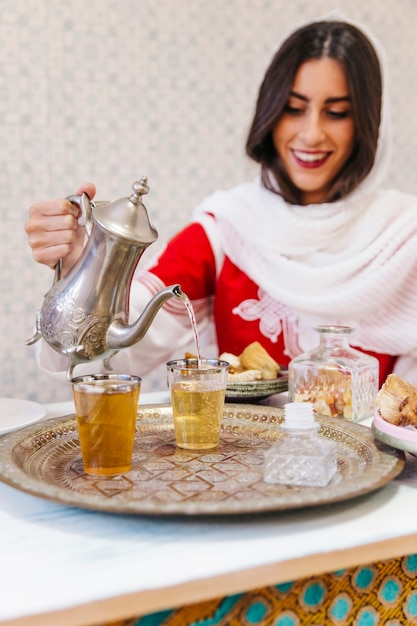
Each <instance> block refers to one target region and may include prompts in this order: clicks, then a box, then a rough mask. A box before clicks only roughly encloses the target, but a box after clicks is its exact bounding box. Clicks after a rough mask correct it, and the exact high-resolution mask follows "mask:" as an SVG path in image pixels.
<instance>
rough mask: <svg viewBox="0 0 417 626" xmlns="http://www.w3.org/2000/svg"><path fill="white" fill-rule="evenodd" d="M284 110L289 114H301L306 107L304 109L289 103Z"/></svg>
mask: <svg viewBox="0 0 417 626" xmlns="http://www.w3.org/2000/svg"><path fill="white" fill-rule="evenodd" d="M284 111H285V113H288V114H289V115H301V114H302V113H303V111H304V109H302V108H301V107H297V106H291V105H290V104H287V105H286V107H285V109H284Z"/></svg>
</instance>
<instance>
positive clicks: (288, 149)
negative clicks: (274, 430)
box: [26, 19, 417, 384]
mask: <svg viewBox="0 0 417 626" xmlns="http://www.w3.org/2000/svg"><path fill="white" fill-rule="evenodd" d="M371 40H372V37H371V36H370V35H366V34H365V32H364V29H359V28H358V27H356V26H354V25H353V24H351V23H349V22H347V21H345V20H343V21H338V20H333V19H329V20H322V21H319V22H315V23H312V24H309V25H307V26H304V27H302V28H300V29H298V30H297V31H295V32H294V33H293V34H292V35H291V36H290V37H289V38H288V39H287V40H286V41H285V42H284V43H283V45H282V46H281V47H280V49H279V50H278V52H277V53H276V55H275V57H274V58H273V60H272V62H271V65H270V67H269V68H268V70H267V72H266V75H265V78H264V80H263V83H262V85H261V88H260V92H259V97H258V101H257V106H256V111H255V115H254V119H253V123H252V126H251V129H250V132H249V136H248V140H247V146H246V149H247V153H248V155H249V156H250V157H251V158H252V159H254V160H255V161H257V162H258V163H259V164H260V167H261V175H260V177H259V178H258V179H256V180H255V181H253V182H250V183H245V184H242V185H240V186H238V187H236V188H234V189H231V190H228V191H220V192H216V193H214V194H212V195H211V196H209V197H208V198H207V199H206V200H204V201H203V202H202V203H201V205H200V206H198V207H197V208H196V209H195V211H194V212H193V214H192V219H191V222H190V224H189V225H188V226H187V227H186V228H185V229H184V230H183V231H182V232H180V233H179V234H178V235H177V236H176V237H174V238H173V239H172V241H170V242H169V243H168V245H167V246H166V248H165V249H164V251H163V252H162V253H161V255H160V256H159V258H158V259H157V260H156V262H155V263H154V264H153V266H152V267H150V268H149V269H148V270H146V271H144V270H142V271H140V272H138V273H137V275H136V276H135V280H134V282H133V284H132V293H131V313H132V317H137V315H138V312H139V311H141V310H142V309H143V307H144V305H145V304H146V303H147V302H148V301H149V299H150V297H151V296H152V295H153V294H154V293H156V292H157V291H158V290H160V289H162V288H163V287H164V286H165V285H168V284H172V283H176V282H179V283H180V284H181V287H182V289H183V291H184V292H185V293H186V294H187V295H188V296H189V298H190V299H191V301H192V303H193V306H194V309H195V313H196V318H197V322H198V326H199V330H200V332H202V330H203V329H204V328H206V327H207V326H208V325H209V324H210V322H211V321H213V322H214V328H215V332H216V342H217V352H218V353H222V352H232V353H235V354H239V353H240V352H242V351H243V349H244V348H245V347H246V346H247V345H248V344H249V343H251V342H253V341H256V340H257V341H259V342H260V343H261V344H262V345H263V346H264V347H265V349H266V350H267V351H268V352H269V353H270V354H271V356H273V357H274V358H275V359H276V360H277V361H278V362H280V363H282V364H286V363H288V361H289V359H291V358H293V357H294V356H296V355H297V354H300V353H301V352H304V351H306V350H308V349H311V347H312V346H314V345H315V344H316V343H317V337H316V336H315V332H314V330H313V329H314V326H316V325H317V324H336V323H337V324H347V325H351V326H353V327H354V328H355V329H356V333H355V335H354V342H353V343H354V344H355V346H356V347H358V348H359V349H361V350H363V351H366V352H368V353H371V354H375V355H376V356H377V358H378V359H379V362H380V374H381V375H380V378H381V381H383V380H384V379H385V377H386V376H387V374H389V373H390V372H392V371H393V370H394V368H395V369H396V371H397V372H398V373H399V374H400V375H402V376H406V377H408V379H409V380H410V381H411V382H415V384H417V368H416V370H415V371H414V365H415V361H414V360H415V358H416V357H417V331H416V330H415V321H414V320H415V312H416V310H417V261H416V255H415V254H414V249H415V247H416V244H417V201H416V199H415V198H414V197H412V196H408V195H406V194H402V193H400V192H396V191H389V192H388V191H382V190H380V189H379V184H380V182H381V179H382V177H383V175H384V173H385V169H386V166H387V163H388V157H389V152H390V136H389V128H388V119H387V105H386V97H385V96H384V97H383V96H382V89H383V88H384V90H385V89H386V87H385V85H383V77H382V56H381V51H380V50H379V44H378V43H377V42H376V41H373V43H371ZM376 50H378V55H379V59H378V55H377V52H376ZM78 192H86V193H87V194H88V195H89V196H90V197H91V198H92V197H93V196H94V194H95V188H94V186H93V185H92V184H86V185H84V186H83V187H81V188H80V189H79V190H78ZM77 217H78V213H77V208H76V207H75V206H73V205H71V204H70V203H69V202H68V201H66V200H64V199H60V200H51V201H47V202H42V203H39V204H35V205H33V206H32V207H31V210H30V218H29V220H28V222H27V224H26V232H27V234H28V237H29V243H30V245H31V247H32V249H33V255H34V258H35V259H36V260H37V261H39V262H42V263H46V264H48V265H50V266H51V267H53V266H54V265H55V264H56V262H57V260H58V259H59V258H63V267H64V271H67V270H68V269H69V268H70V267H71V266H72V264H73V263H74V262H75V260H76V258H77V257H78V256H79V254H80V251H81V248H82V242H83V240H84V231H83V228H82V227H80V226H79V225H78V223H77ZM191 339H192V331H191V328H190V324H189V318H188V314H187V311H186V310H185V308H184V306H183V304H182V303H181V302H180V301H176V300H175V299H171V300H170V301H169V302H168V303H167V304H166V305H165V306H164V307H163V309H162V310H161V311H160V312H159V313H158V316H157V317H156V319H155V321H154V322H153V324H152V325H151V328H150V330H149V331H148V333H147V335H146V336H145V338H144V339H143V340H141V341H140V342H139V343H138V344H136V345H135V346H133V347H131V348H128V349H125V350H123V351H121V352H120V353H119V354H118V355H116V356H115V357H114V359H113V364H114V365H113V366H114V368H117V367H121V366H122V365H123V369H124V370H125V371H130V372H132V373H138V374H139V375H141V376H144V375H145V374H146V373H147V372H148V371H149V370H150V369H152V368H153V367H154V366H155V365H157V364H159V363H161V362H163V361H166V360H167V359H168V358H169V357H170V356H171V355H172V353H173V352H174V353H175V354H176V355H177V356H178V355H180V354H181V352H182V351H183V350H184V349H185V347H186V346H187V345H188V344H189V342H190V340H191ZM40 364H41V366H42V367H44V368H47V369H49V370H57V369H62V370H63V369H65V367H66V359H64V358H63V357H61V355H58V354H52V350H50V349H49V348H48V346H45V345H44V346H43V347H42V350H41V355H40ZM83 367H84V366H79V367H78V368H77V370H79V371H80V373H81V370H82V368H83ZM88 371H91V366H90V365H89V366H88ZM77 373H78V371H77Z"/></svg>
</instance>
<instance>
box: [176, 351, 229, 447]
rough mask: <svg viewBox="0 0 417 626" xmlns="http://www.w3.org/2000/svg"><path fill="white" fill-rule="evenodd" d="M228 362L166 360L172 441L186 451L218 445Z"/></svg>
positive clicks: (215, 360)
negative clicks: (173, 429)
mask: <svg viewBox="0 0 417 626" xmlns="http://www.w3.org/2000/svg"><path fill="white" fill-rule="evenodd" d="M228 370H229V363H227V362H226V361H221V360H218V359H197V358H195V359H178V360H174V361H168V363H167V373H168V385H169V388H170V392H171V405H172V414H173V418H174V428H175V441H176V444H177V446H178V447H179V448H184V449H186V450H210V449H212V448H216V447H217V446H218V444H219V437H220V426H221V422H222V418H223V411H224V399H225V393H226V385H227V374H228Z"/></svg>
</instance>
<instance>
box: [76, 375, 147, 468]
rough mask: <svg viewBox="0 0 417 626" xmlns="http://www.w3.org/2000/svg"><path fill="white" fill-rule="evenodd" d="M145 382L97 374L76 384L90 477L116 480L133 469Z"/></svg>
mask: <svg viewBox="0 0 417 626" xmlns="http://www.w3.org/2000/svg"><path fill="white" fill-rule="evenodd" d="M140 383H141V379H140V378H139V377H137V376H130V375H128V374H109V375H104V374H97V375H90V376H79V377H77V378H74V379H73V380H72V389H73V396H74V404H75V410H76V415H77V426H78V434H79V438H80V446H81V455H82V459H83V465H84V471H85V472H86V474H94V475H96V476H116V475H118V474H123V473H125V472H128V471H129V470H130V468H131V465H132V455H133V445H134V440H135V428H136V418H137V409H138V401H139V392H140Z"/></svg>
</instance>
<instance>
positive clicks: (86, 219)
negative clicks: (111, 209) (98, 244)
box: [66, 193, 94, 235]
mask: <svg viewBox="0 0 417 626" xmlns="http://www.w3.org/2000/svg"><path fill="white" fill-rule="evenodd" d="M66 200H69V201H70V202H72V203H73V204H77V205H78V206H79V207H80V209H81V215H80V217H79V218H78V223H79V225H80V226H85V228H86V231H87V234H88V235H89V234H90V232H91V227H92V222H93V217H92V215H93V213H92V208H93V206H94V203H93V202H91V201H90V198H89V197H88V196H87V194H86V193H83V194H81V195H79V196H75V195H74V196H67V197H66Z"/></svg>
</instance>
